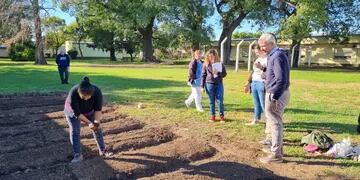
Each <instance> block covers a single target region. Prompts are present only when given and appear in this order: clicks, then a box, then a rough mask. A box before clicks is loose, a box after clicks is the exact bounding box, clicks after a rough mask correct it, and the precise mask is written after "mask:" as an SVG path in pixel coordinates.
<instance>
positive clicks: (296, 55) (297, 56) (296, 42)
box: [288, 40, 301, 68]
mask: <svg viewBox="0 0 360 180" xmlns="http://www.w3.org/2000/svg"><path fill="white" fill-rule="evenodd" d="M300 43H301V41H299V40H292V43H291V47H290V53H289V54H291V56H290V57H288V58H289V60H290V61H291V58H292V57H294V61H293V64H292V67H293V68H297V67H298V62H299V61H300ZM296 45H297V46H296ZM294 46H296V47H295V50H294V55H293V54H292V50H293V47H294ZM290 63H291V62H290Z"/></svg>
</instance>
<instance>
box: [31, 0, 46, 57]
mask: <svg viewBox="0 0 360 180" xmlns="http://www.w3.org/2000/svg"><path fill="white" fill-rule="evenodd" d="M39 9H40V8H39V1H38V0H32V10H33V17H34V26H35V38H36V50H35V64H47V62H46V59H45V55H44V42H43V39H42V33H41V21H40V12H39V11H40V10H39Z"/></svg>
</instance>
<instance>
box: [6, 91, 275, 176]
mask: <svg viewBox="0 0 360 180" xmlns="http://www.w3.org/2000/svg"><path fill="white" fill-rule="evenodd" d="M65 96H66V94H62V93H53V94H36V93H35V94H23V95H15V96H2V97H0V162H1V163H0V179H137V178H154V179H158V178H160V179H167V178H169V179H213V178H218V179H257V178H270V179H271V178H273V179H279V178H282V177H279V176H276V175H275V174H273V173H272V172H270V171H266V170H263V169H261V168H254V167H251V166H248V165H244V164H239V163H237V162H235V160H233V159H231V158H227V157H226V156H224V154H223V153H219V150H218V149H216V148H215V147H213V146H212V145H210V144H211V143H209V142H208V141H205V140H201V139H196V138H191V137H181V136H180V135H177V134H175V133H173V132H172V130H171V128H164V127H151V126H150V125H146V124H144V123H142V122H140V121H138V120H136V119H133V118H131V117H128V116H127V115H125V114H121V113H119V112H120V111H121V110H119V109H117V107H116V106H106V107H104V109H103V113H104V116H103V120H102V124H101V128H102V130H103V133H104V140H105V143H106V145H107V147H108V148H109V149H111V150H112V151H113V152H114V156H113V157H111V158H107V159H104V158H102V157H99V155H98V151H97V145H96V142H95V140H94V139H93V137H92V131H91V130H90V129H89V128H88V127H87V126H86V125H82V128H81V143H82V146H83V148H82V149H83V151H84V152H83V154H84V157H85V159H84V161H83V162H81V163H78V164H70V163H69V162H70V161H71V158H72V149H71V144H70V141H69V133H68V131H69V129H68V125H67V121H66V119H65V117H64V114H63V113H62V109H63V103H64V100H65ZM224 159H225V160H226V161H224Z"/></svg>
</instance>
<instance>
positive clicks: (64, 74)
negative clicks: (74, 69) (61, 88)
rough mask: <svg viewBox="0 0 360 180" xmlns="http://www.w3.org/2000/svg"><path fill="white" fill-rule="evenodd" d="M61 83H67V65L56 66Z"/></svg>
mask: <svg viewBox="0 0 360 180" xmlns="http://www.w3.org/2000/svg"><path fill="white" fill-rule="evenodd" d="M58 70H59V75H60V80H61V83H63V84H64V83H68V80H69V71H68V67H60V66H59V67H58Z"/></svg>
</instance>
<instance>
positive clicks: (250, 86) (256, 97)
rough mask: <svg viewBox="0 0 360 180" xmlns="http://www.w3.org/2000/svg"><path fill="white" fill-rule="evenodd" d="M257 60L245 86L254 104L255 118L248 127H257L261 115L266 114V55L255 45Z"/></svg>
mask: <svg viewBox="0 0 360 180" xmlns="http://www.w3.org/2000/svg"><path fill="white" fill-rule="evenodd" d="M254 47H255V54H256V57H257V59H256V60H255V62H254V64H253V71H252V72H251V73H250V74H249V78H248V82H247V83H246V84H245V93H249V92H250V93H251V94H252V97H253V102H254V118H253V120H252V121H251V122H250V123H248V124H247V125H255V124H257V123H259V121H260V119H261V113H262V112H265V72H264V71H265V70H266V61H267V57H266V53H265V52H264V51H262V50H261V49H260V46H259V45H255V46H254Z"/></svg>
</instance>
